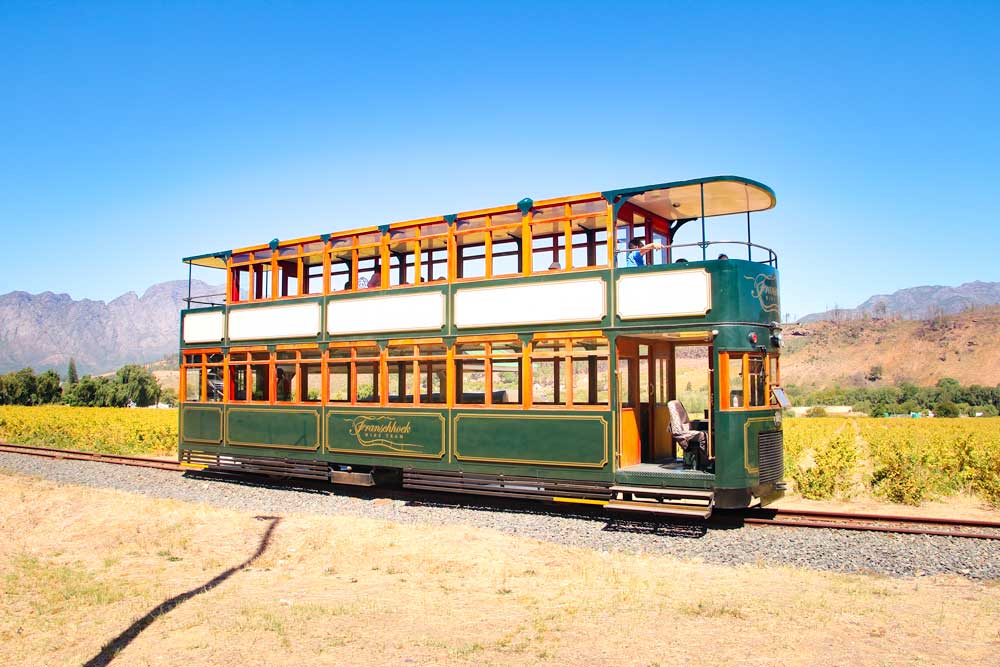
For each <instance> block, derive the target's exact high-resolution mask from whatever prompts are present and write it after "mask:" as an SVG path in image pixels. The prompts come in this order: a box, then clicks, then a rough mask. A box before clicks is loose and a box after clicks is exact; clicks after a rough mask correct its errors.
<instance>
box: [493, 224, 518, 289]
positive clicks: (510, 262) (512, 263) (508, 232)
mask: <svg viewBox="0 0 1000 667" xmlns="http://www.w3.org/2000/svg"><path fill="white" fill-rule="evenodd" d="M491 234H492V237H493V244H492V261H493V267H492V268H493V277H494V278H497V277H501V276H512V275H517V274H518V273H520V272H521V235H520V228H517V232H516V233H515V232H514V231H512V229H495V230H493V231H492V232H491Z"/></svg>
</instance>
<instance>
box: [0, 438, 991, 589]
mask: <svg viewBox="0 0 1000 667" xmlns="http://www.w3.org/2000/svg"><path fill="white" fill-rule="evenodd" d="M0 470H8V471H11V472H14V473H20V474H27V475H34V476H38V477H41V478H43V479H48V480H51V481H55V482H62V483H68V484H78V485H82V486H88V487H94V488H105V489H116V490H119V491H125V492H128V493H138V494H142V495H145V496H149V497H152V498H172V499H175V500H183V501H190V502H202V503H207V504H209V505H213V506H216V507H222V508H226V509H231V510H236V511H240V512H254V513H265V514H289V513H300V514H326V515H340V516H360V517H367V518H372V519H382V520H386V521H394V522H399V523H410V524H432V525H442V524H449V525H468V526H475V527H477V528H486V529H492V530H497V531H500V532H503V533H508V534H512V535H518V536H521V537H528V538H532V539H537V540H544V541H548V542H555V543H559V544H566V545H571V546H578V547H586V548H590V549H597V550H602V551H616V550H617V551H629V552H643V553H651V554H668V555H672V556H676V557H679V558H683V559H687V560H703V561H705V562H711V563H718V564H724V565H745V564H769V565H774V564H782V565H791V566H795V567H802V568H810V569H816V570H830V571H836V572H860V573H874V574H880V575H889V576H903V577H915V576H924V575H931V574H957V575H961V576H964V577H969V578H972V579H1000V541H997V540H975V539H966V538H953V537H935V536H927V535H902V534H887V533H873V532H855V531H842V530H826V529H816V528H777V527H756V528H755V527H732V528H726V527H717V526H716V525H714V524H713V525H711V526H709V527H705V526H702V525H699V524H689V523H681V522H671V521H669V520H656V519H654V520H647V519H646V518H645V517H634V516H631V515H623V516H616V515H611V514H609V513H605V512H604V511H603V510H600V509H594V510H590V509H583V510H578V509H576V508H575V507H573V506H566V507H563V506H556V507H553V506H550V505H545V504H541V503H538V504H528V503H514V504H511V503H508V502H503V501H498V502H493V501H491V500H489V499H478V498H475V497H471V496H458V495H455V496H442V495H430V494H429V495H422V494H410V493H408V492H404V493H400V492H398V491H395V490H393V489H382V488H376V489H364V490H360V491H359V490H355V489H351V488H345V487H333V486H329V485H314V484H304V485H296V484H294V483H284V482H274V483H271V482H268V481H266V480H265V481H261V480H259V479H255V478H254V479H251V478H247V479H234V478H219V477H214V476H209V475H201V474H193V473H189V474H180V473H176V472H169V471H162V470H153V469H147V468H133V467H127V466H118V465H108V464H103V463H91V462H87V461H66V460H52V459H44V458H40V457H36V456H26V455H21V454H7V453H0ZM415 498H417V499H418V500H415Z"/></svg>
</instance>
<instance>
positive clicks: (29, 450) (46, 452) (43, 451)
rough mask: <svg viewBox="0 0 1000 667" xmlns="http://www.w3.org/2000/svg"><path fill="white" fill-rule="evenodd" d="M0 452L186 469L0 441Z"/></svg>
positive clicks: (140, 459)
mask: <svg viewBox="0 0 1000 667" xmlns="http://www.w3.org/2000/svg"><path fill="white" fill-rule="evenodd" d="M0 452H8V453H11V454H27V455H29V456H42V457H45V458H49V459H66V460H70V461H95V462H97V463H113V464H117V465H126V466H135V467H139V468H155V469H157V470H171V471H175V472H178V471H182V470H186V468H183V467H182V466H181V465H180V464H179V463H172V462H170V461H164V460H162V459H153V458H147V457H142V456H124V455H120V454H101V453H100V452H81V451H77V450H73V449H57V448H54V447H33V446H30V445H11V444H8V443H0Z"/></svg>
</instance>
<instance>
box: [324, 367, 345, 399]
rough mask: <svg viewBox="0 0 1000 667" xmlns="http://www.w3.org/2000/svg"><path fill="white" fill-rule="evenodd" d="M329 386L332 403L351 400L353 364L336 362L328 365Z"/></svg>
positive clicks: (328, 397) (328, 395)
mask: <svg viewBox="0 0 1000 667" xmlns="http://www.w3.org/2000/svg"><path fill="white" fill-rule="evenodd" d="M327 368H328V369H329V373H330V377H329V380H328V381H329V388H328V389H327V399H328V400H329V401H330V402H331V403H350V402H351V364H350V363H335V364H330V365H329V366H328V367H327Z"/></svg>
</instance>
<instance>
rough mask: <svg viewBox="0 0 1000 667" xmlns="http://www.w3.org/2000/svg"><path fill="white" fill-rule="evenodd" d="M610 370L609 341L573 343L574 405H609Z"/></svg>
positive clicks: (590, 340)
mask: <svg viewBox="0 0 1000 667" xmlns="http://www.w3.org/2000/svg"><path fill="white" fill-rule="evenodd" d="M608 368H609V366H608V341H607V339H604V338H594V339H581V340H575V341H573V404H574V405H607V403H608V387H609V383H608Z"/></svg>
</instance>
